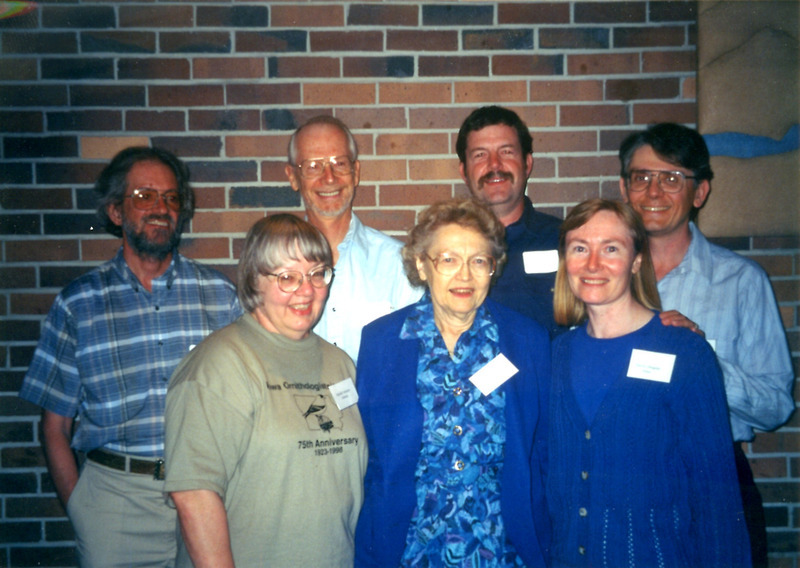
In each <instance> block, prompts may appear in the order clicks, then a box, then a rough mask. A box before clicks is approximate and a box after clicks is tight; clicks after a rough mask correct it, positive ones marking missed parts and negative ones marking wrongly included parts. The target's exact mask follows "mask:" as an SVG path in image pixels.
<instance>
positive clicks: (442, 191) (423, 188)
mask: <svg viewBox="0 0 800 568" xmlns="http://www.w3.org/2000/svg"><path fill="white" fill-rule="evenodd" d="M452 194H453V188H452V186H450V185H444V184H412V185H383V186H381V193H380V204H381V206H385V207H392V206H398V205H403V206H407V207H418V206H420V205H424V206H427V205H430V204H431V203H436V202H437V201H444V200H445V199H449V198H451V197H452Z"/></svg>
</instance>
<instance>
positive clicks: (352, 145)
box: [288, 114, 358, 166]
mask: <svg viewBox="0 0 800 568" xmlns="http://www.w3.org/2000/svg"><path fill="white" fill-rule="evenodd" d="M315 124H329V125H331V126H335V127H336V128H338V129H339V130H341V131H342V132H344V135H345V136H346V137H347V151H348V153H349V154H350V156H349V157H350V159H351V160H352V161H354V162H355V161H356V160H358V145H357V144H356V139H355V138H353V134H352V133H351V132H350V129H349V128H347V125H346V124H345V123H344V122H342V121H341V120H339V119H338V118H335V117H333V116H330V115H327V114H321V115H319V116H315V117H314V118H310V119H308V120H307V121H306V122H305V123H304V124H303V125H302V126H300V128H298V129H297V130H295V131H294V133H293V134H292V137H291V138H289V156H288V157H289V163H290V164H291V165H293V166H296V165H297V135H298V134H299V133H300V131H301V130H303V129H304V128H305V127H307V126H313V125H315ZM315 157H318V156H315ZM319 157H327V156H319Z"/></svg>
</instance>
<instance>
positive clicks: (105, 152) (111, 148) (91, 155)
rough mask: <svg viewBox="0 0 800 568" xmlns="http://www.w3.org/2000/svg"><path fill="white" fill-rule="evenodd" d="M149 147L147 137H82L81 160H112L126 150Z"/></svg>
mask: <svg viewBox="0 0 800 568" xmlns="http://www.w3.org/2000/svg"><path fill="white" fill-rule="evenodd" d="M149 145H150V139H149V138H147V136H113V137H112V136H82V137H81V158H84V159H95V160H97V159H103V160H111V158H113V157H114V156H115V155H116V153H117V152H119V151H120V150H124V149H125V148H129V147H131V146H149Z"/></svg>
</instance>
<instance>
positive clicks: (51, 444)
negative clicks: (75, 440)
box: [42, 410, 78, 508]
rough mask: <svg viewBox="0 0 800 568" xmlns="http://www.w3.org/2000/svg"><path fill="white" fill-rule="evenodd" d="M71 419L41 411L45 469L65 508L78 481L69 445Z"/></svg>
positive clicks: (76, 465)
mask: <svg viewBox="0 0 800 568" xmlns="http://www.w3.org/2000/svg"><path fill="white" fill-rule="evenodd" d="M71 437H72V419H71V418H67V417H65V416H60V415H58V414H54V413H52V412H49V411H47V410H45V411H44V412H43V413H42V445H43V446H44V455H45V459H46V460H47V469H48V471H49V472H50V477H52V479H53V484H54V485H55V487H56V493H57V494H58V498H59V500H60V501H61V504H62V505H63V506H64V507H65V508H66V506H67V502H68V501H69V498H70V496H71V495H72V491H73V490H74V489H75V485H76V484H77V483H78V463H77V462H76V461H75V454H74V453H73V452H72V448H71V447H70V439H71Z"/></svg>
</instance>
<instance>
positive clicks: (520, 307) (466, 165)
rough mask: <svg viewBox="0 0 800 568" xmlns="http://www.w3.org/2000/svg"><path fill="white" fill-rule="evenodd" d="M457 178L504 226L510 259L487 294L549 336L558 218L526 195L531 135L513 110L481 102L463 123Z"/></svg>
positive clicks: (553, 329) (552, 326)
mask: <svg viewBox="0 0 800 568" xmlns="http://www.w3.org/2000/svg"><path fill="white" fill-rule="evenodd" d="M456 153H457V154H458V159H459V162H460V165H459V168H460V171H461V177H462V178H463V179H464V182H465V183H466V184H467V187H468V188H469V190H470V193H472V197H473V198H474V199H476V200H477V201H480V202H481V203H485V204H486V205H488V206H489V207H490V208H491V209H492V211H494V214H495V215H496V216H497V217H498V219H500V222H501V223H503V225H505V228H506V244H507V245H508V252H507V254H508V260H507V262H506V265H505V267H503V273H502V274H501V275H500V277H499V278H498V279H497V281H496V282H495V284H494V285H493V286H492V288H491V290H490V292H489V297H490V298H491V299H493V300H495V301H496V302H499V303H501V304H503V305H505V306H508V307H509V308H511V309H514V310H516V311H518V312H520V313H522V314H525V315H526V316H528V317H530V318H532V319H534V320H536V321H537V322H539V323H540V324H541V325H543V326H544V327H545V329H547V330H548V331H549V332H550V334H551V335H554V334H555V333H558V332H559V330H560V329H561V328H559V326H558V325H556V323H555V320H554V319H553V287H554V286H555V277H556V270H557V269H558V251H557V249H558V228H559V226H560V225H561V220H560V219H557V218H556V217H553V216H552V215H546V214H544V213H541V212H539V211H536V210H535V209H534V208H533V204H532V203H531V200H530V198H528V197H527V196H526V195H525V188H526V186H527V185H528V177H529V176H530V175H531V170H532V169H533V139H532V138H531V135H530V132H528V127H527V125H526V124H525V123H524V122H523V121H522V119H521V118H520V117H519V116H518V115H517V114H516V113H515V112H514V111H512V110H509V109H507V108H503V107H499V106H485V107H481V108H479V109H477V110H475V111H473V112H472V113H471V114H470V115H469V116H468V117H467V118H466V119H465V120H464V122H463V124H462V125H461V129H460V130H459V131H458V138H457V140H456Z"/></svg>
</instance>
